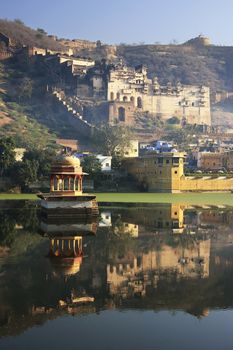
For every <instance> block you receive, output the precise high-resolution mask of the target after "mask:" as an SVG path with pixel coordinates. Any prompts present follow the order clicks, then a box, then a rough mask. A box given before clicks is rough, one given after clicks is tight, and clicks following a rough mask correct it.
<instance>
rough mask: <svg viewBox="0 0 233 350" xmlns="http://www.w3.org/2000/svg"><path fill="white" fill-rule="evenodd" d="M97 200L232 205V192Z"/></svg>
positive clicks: (3, 196)
mask: <svg viewBox="0 0 233 350" xmlns="http://www.w3.org/2000/svg"><path fill="white" fill-rule="evenodd" d="M96 196H97V200H98V202H99V203H101V202H110V203H189V204H196V205H198V204H212V205H232V206H233V194H232V193H179V194H170V193H97V194H96ZM4 199H8V200H9V199H12V200H14V199H18V200H20V199H30V200H35V199H37V197H36V195H35V194H4V193H2V194H0V200H4Z"/></svg>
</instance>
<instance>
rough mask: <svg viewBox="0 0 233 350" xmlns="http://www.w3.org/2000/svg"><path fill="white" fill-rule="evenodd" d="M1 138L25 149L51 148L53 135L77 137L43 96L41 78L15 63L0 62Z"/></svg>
mask: <svg viewBox="0 0 233 350" xmlns="http://www.w3.org/2000/svg"><path fill="white" fill-rule="evenodd" d="M5 135H8V136H12V137H13V138H14V141H15V146H16V147H26V148H27V149H44V148H46V147H48V146H52V147H53V145H54V143H55V139H56V137H57V136H58V137H63V138H66V137H67V138H77V135H76V133H75V131H74V130H73V128H71V127H70V124H69V123H68V121H67V120H66V117H65V116H64V114H63V113H62V111H60V110H59V108H57V106H56V105H55V104H54V101H53V99H52V97H51V95H50V94H47V92H46V79H45V76H44V75H43V74H41V73H40V72H37V71H36V69H35V71H34V70H33V69H31V68H30V69H29V68H25V67H22V65H19V64H18V62H17V61H15V60H10V61H9V62H7V61H2V62H0V137H1V136H5Z"/></svg>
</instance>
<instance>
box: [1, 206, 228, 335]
mask: <svg viewBox="0 0 233 350" xmlns="http://www.w3.org/2000/svg"><path fill="white" fill-rule="evenodd" d="M39 214H40V213H39V212H38V211H37V209H36V208H35V207H33V206H31V207H30V206H29V207H25V208H24V209H21V210H18V209H10V210H2V211H1V212H0V215H1V222H0V230H1V235H0V245H1V250H0V273H1V280H0V297H1V298H0V299H1V304H0V331H1V335H2V336H8V335H16V334H20V333H22V332H23V331H24V330H26V329H28V328H31V327H32V326H33V325H35V324H38V323H40V324H43V323H44V322H45V321H46V320H47V319H53V318H57V317H59V316H60V317H61V316H63V315H64V314H65V313H68V314H72V315H79V314H85V313H87V314H93V313H96V312H99V311H100V310H104V309H113V308H117V309H125V310H128V309H132V308H134V309H143V310H145V309H149V310H161V309H165V310H176V309H182V310H184V311H186V312H188V313H190V314H192V315H195V316H197V317H204V316H207V315H208V313H209V310H211V309H215V308H226V307H232V306H233V296H232V288H233V282H232V272H233V255H232V253H233V247H232V243H233V232H232V228H231V223H232V220H233V209H231V208H221V209H218V208H214V207H209V208H207V207H205V208H201V207H199V208H194V207H190V206H184V205H180V204H162V205H153V206H152V207H147V208H136V207H135V208H133V207H132V208H128V209H123V208H119V209H117V208H115V209H107V210H105V209H104V210H102V212H101V214H100V218H99V224H98V223H97V221H92V220H91V221H90V220H89V221H85V222H83V221H77V220H74V221H71V220H70V219H69V220H68V221H65V220H60V221H55V222H54V221H51V220H50V221H40V220H39ZM97 226H98V227H97Z"/></svg>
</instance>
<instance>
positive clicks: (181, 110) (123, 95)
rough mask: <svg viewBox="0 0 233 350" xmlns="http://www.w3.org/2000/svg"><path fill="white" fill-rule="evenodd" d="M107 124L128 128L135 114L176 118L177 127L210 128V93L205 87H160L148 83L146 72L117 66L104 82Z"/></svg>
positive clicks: (139, 68)
mask: <svg viewBox="0 0 233 350" xmlns="http://www.w3.org/2000/svg"><path fill="white" fill-rule="evenodd" d="M107 100H108V101H109V120H110V122H114V120H117V121H118V122H126V123H127V124H132V123H133V121H134V118H133V115H134V113H135V112H137V111H143V112H148V113H150V114H152V115H155V116H156V117H161V118H162V119H165V120H166V119H169V118H172V117H178V118H179V119H180V121H181V123H186V124H206V125H211V116H210V93H209V88H208V87H206V86H192V85H190V86H185V85H181V84H180V83H178V84H177V85H176V86H172V85H171V83H168V84H167V85H165V86H164V85H160V84H159V82H158V79H157V77H154V78H153V79H149V78H148V76H147V68H146V67H145V66H143V65H140V66H138V67H135V68H130V67H126V66H124V65H120V66H117V67H114V68H112V69H111V70H110V72H109V78H108V82H107Z"/></svg>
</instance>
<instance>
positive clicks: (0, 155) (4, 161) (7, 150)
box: [0, 137, 15, 176]
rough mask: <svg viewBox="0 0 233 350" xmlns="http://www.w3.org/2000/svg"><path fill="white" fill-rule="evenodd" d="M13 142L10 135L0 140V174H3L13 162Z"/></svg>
mask: <svg viewBox="0 0 233 350" xmlns="http://www.w3.org/2000/svg"><path fill="white" fill-rule="evenodd" d="M14 148H15V144H14V141H13V139H12V138H11V137H2V138H1V140H0V175H1V176H2V175H4V173H6V172H7V170H9V169H10V167H11V166H12V165H13V164H14V162H15V152H14Z"/></svg>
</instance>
